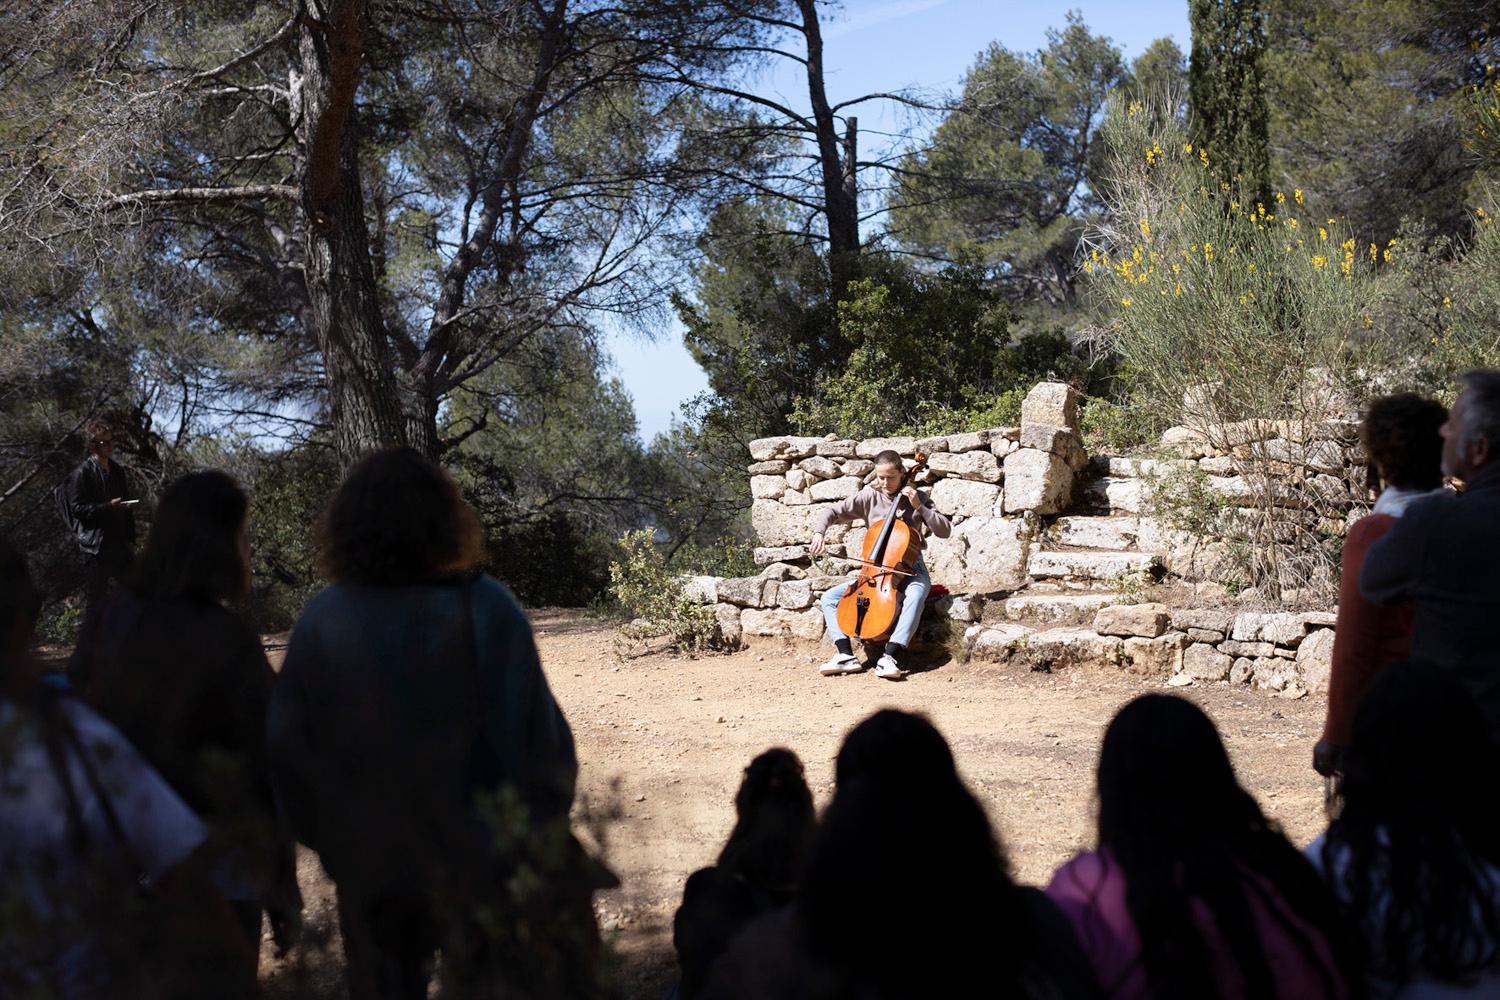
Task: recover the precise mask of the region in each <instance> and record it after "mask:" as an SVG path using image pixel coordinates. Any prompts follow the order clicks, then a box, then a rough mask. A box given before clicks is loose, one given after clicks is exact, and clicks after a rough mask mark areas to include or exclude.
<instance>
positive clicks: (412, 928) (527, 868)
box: [268, 448, 598, 1000]
mask: <svg viewBox="0 0 1500 1000" xmlns="http://www.w3.org/2000/svg"><path fill="white" fill-rule="evenodd" d="M318 545H319V550H320V560H321V567H322V571H323V574H324V576H325V577H326V578H327V579H328V580H329V581H330V582H331V584H332V585H331V586H329V587H328V588H327V589H325V590H324V591H322V592H321V593H320V594H318V595H317V596H316V597H314V598H313V599H312V601H311V602H310V603H309V604H308V606H307V608H306V610H305V611H304V612H303V614H302V617H301V619H300V620H299V621H298V622H297V626H296V628H295V630H294V631H293V633H292V638H291V643H290V646H289V648H288V650H287V655H286V662H285V664H284V666H283V667H282V671H281V676H280V678H279V680H278V682H277V685H276V689H275V691H274V693H273V695H272V699H271V716H270V726H269V735H268V739H269V751H270V754H271V759H272V766H273V777H274V782H275V786H276V790H277V794H278V796H279V798H280V801H281V803H282V805H283V807H284V809H285V811H286V814H287V816H288V817H289V818H290V821H291V822H292V824H293V828H294V829H295V831H296V834H297V837H298V839H299V840H301V841H302V842H303V843H304V844H306V845H308V846H309V847H311V848H313V849H314V850H316V851H317V852H318V854H319V857H320V859H321V861H322V864H323V867H324V869H325V870H326V871H327V872H328V874H329V876H330V877H331V878H332V879H333V881H334V883H335V884H336V886H337V889H338V905H339V919H340V923H341V926H342V928H343V933H344V949H345V955H346V957H347V962H348V979H349V986H350V994H351V996H352V997H353V998H354V1000H364V998H373V997H380V998H398V997H400V998H408V997H425V996H426V995H427V989H428V980H429V978H430V974H431V971H432V966H433V955H434V952H435V951H439V950H441V951H442V952H443V969H444V975H445V977H446V978H447V979H448V980H449V981H450V982H452V983H454V988H455V990H456V995H460V996H464V997H469V998H477V997H485V996H491V995H498V994H496V993H494V992H493V991H494V990H497V989H500V987H499V986H497V985H496V983H497V981H499V980H508V981H509V982H510V984H511V985H514V984H515V983H516V980H518V979H520V980H523V982H522V983H521V986H520V987H518V988H524V989H526V990H529V992H530V995H533V996H561V995H567V996H578V995H586V994H587V991H588V989H589V981H590V977H591V976H592V975H593V974H594V972H595V969H594V965H593V962H594V959H595V957H596V952H597V946H598V930H597V926H596V925H595V923H594V917H593V913H592V910H591V909H590V907H589V905H588V887H587V886H573V885H571V884H570V885H569V886H568V889H569V891H570V893H571V894H569V895H566V896H563V897H559V896H557V895H555V894H549V892H548V891H547V890H548V888H549V887H550V886H551V885H552V883H551V882H549V881H548V877H549V876H550V875H553V874H556V875H557V877H558V878H559V879H562V878H564V877H566V876H567V875H568V872H557V871H556V869H557V867H558V866H559V865H560V864H563V863H565V862H570V861H571V860H573V858H574V856H575V854H576V853H577V852H576V850H575V849H576V847H577V845H576V842H575V841H573V840H572V838H571V835H570V834H569V832H568V809H569V806H570V805H571V804H572V801H573V784H574V779H575V777H576V773H577V764H576V761H575V758H574V751H573V737H572V733H571V731H570V730H569V728H568V724H567V721H566V720H565V719H564V718H563V714H562V711H561V710H560V709H559V708H558V706H557V703H556V702H555V701H554V700H553V698H552V693H551V691H550V690H549V689H548V686H547V680H546V678H545V677H544V676H543V674H542V669H541V664H540V662H539V661H538V658H537V651H536V645H535V644H534V643H533V641H532V636H531V627H530V625H529V623H528V622H527V619H526V616H525V614H524V613H523V612H522V611H521V608H520V606H519V605H518V604H517V603H516V601H515V599H514V598H513V597H511V595H510V592H509V591H507V590H506V589H505V588H504V587H503V586H501V585H500V584H499V583H497V582H496V581H494V580H493V579H490V578H489V577H487V576H480V575H478V574H477V572H476V569H477V567H478V565H479V562H480V559H481V557H482V544H481V538H480V529H479V524H478V519H477V518H476V517H475V515H474V513H473V511H472V510H470V508H469V507H468V506H467V505H466V504H465V503H464V502H463V500H462V498H461V497H460V495H459V492H458V488H457V486H456V485H455V484H454V483H453V481H452V479H450V478H449V477H448V476H447V474H446V473H444V472H443V471H442V470H441V469H439V468H438V467H437V466H435V465H434V464H432V463H431V462H429V461H427V460H425V459H424V458H422V457H421V456H420V455H418V454H417V453H416V452H415V451H413V450H411V449H408V448H396V449H390V450H386V451H382V452H378V453H376V454H374V455H371V456H370V457H368V458H366V459H365V460H364V461H362V462H361V463H359V464H358V465H357V466H356V467H355V468H354V469H353V470H352V471H351V472H350V473H349V475H348V477H347V478H346V479H345V481H344V483H343V485H342V486H341V487H340V489H339V491H338V493H337V495H336V496H335V497H334V498H333V501H332V503H331V504H330V506H329V508H328V510H327V512H326V514H325V515H324V518H323V521H322V523H321V525H320V526H319V529H318ZM549 864H550V865H551V866H552V867H551V868H549V867H548V865H549ZM538 883H540V884H538ZM575 889H576V891H572V890H575ZM559 891H561V890H559ZM545 921H552V922H554V923H555V924H557V925H558V926H557V927H556V928H553V927H549V926H543V923H544V922H545ZM522 924H524V926H521V925H522ZM554 930H555V933H552V932H553V931H554ZM520 942H524V944H522V943H520ZM526 977H531V978H530V980H527V978H526ZM537 977H541V979H540V980H539V979H538V978H537ZM546 977H551V979H550V980H548V979H547V978H546ZM504 995H511V994H509V993H506V994H504Z"/></svg>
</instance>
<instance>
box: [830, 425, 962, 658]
mask: <svg viewBox="0 0 1500 1000" xmlns="http://www.w3.org/2000/svg"><path fill="white" fill-rule="evenodd" d="M904 471H905V470H904V467H903V466H902V464H901V456H900V455H898V454H897V453H896V452H894V451H882V452H881V453H880V454H878V455H876V456H875V478H874V481H873V482H871V484H870V485H869V486H866V487H864V488H863V489H861V490H860V491H859V492H858V493H855V494H854V495H853V496H852V497H849V498H848V499H846V500H843V501H841V502H840V503H838V504H835V505H834V506H832V507H827V508H824V509H823V510H822V511H821V512H819V514H818V519H817V521H816V522H815V523H814V524H813V535H812V542H811V544H809V545H808V547H807V550H808V552H810V553H812V554H813V555H818V554H819V553H820V552H822V551H823V549H824V548H825V545H824V543H823V535H824V534H825V533H826V532H827V531H828V526H829V525H831V524H833V523H835V522H837V523H840V524H848V523H849V522H850V521H854V520H856V519H858V520H862V521H864V522H865V524H874V523H875V522H876V521H879V520H882V519H884V518H885V517H886V516H887V515H889V514H890V512H891V510H892V508H894V507H895V504H896V500H897V499H898V498H899V497H903V496H904V497H905V498H906V503H905V504H904V505H903V506H902V508H901V520H903V521H905V522H906V526H907V527H908V528H910V529H911V533H912V539H913V540H914V542H915V544H917V545H921V540H922V535H923V528H926V529H927V530H929V531H931V532H932V533H933V534H934V535H936V536H937V537H938V538H947V537H948V535H949V534H950V533H951V532H952V531H953V524H952V522H950V521H949V520H948V518H947V517H945V516H944V515H942V514H941V513H939V512H938V510H937V508H936V507H934V506H932V501H931V500H929V499H928V498H927V497H926V496H924V495H922V494H921V493H919V492H918V491H917V488H916V487H915V486H907V487H906V488H905V489H903V488H902V486H901V480H902V478H903V473H904ZM851 585H852V584H850V583H845V584H841V585H839V586H837V587H834V588H832V589H830V590H829V591H827V592H826V593H824V594H823V600H822V606H823V620H824V622H826V623H827V625H828V638H829V639H831V640H833V645H834V654H833V656H832V658H830V659H829V660H828V662H826V663H824V664H823V665H822V666H820V667H819V668H818V670H819V672H820V673H822V674H823V675H824V676H825V677H828V676H833V675H834V674H853V673H858V672H859V671H861V670H863V669H864V664H863V663H861V662H860V661H859V660H858V659H856V658H855V656H854V646H853V644H852V642H851V641H850V639H849V637H848V636H846V635H845V634H844V633H843V632H842V631H840V629H839V624H838V606H839V599H840V598H842V597H843V596H844V594H845V593H847V592H848V590H849V587H850V586H851ZM931 589H932V580H931V578H929V577H928V575H927V565H926V563H925V562H924V561H923V560H922V559H921V558H920V557H919V558H918V559H917V567H916V572H915V573H914V574H913V575H912V576H911V577H910V578H908V579H907V580H906V584H905V590H904V592H903V595H902V600H901V614H900V616H899V617H898V618H897V619H896V625H895V628H893V629H892V630H891V637H890V640H889V641H887V642H886V644H885V651H884V652H883V653H881V655H880V659H879V660H878V661H876V663H875V676H876V677H883V678H885V679H886V680H892V681H895V680H900V679H901V678H902V677H905V676H906V671H905V670H903V669H901V664H900V660H899V657H900V656H901V652H902V650H904V649H905V648H906V646H907V645H908V644H909V643H910V642H911V638H912V636H913V635H914V634H915V633H916V631H917V623H918V622H919V621H921V620H922V605H924V604H925V603H926V602H927V592H928V591H929V590H931Z"/></svg>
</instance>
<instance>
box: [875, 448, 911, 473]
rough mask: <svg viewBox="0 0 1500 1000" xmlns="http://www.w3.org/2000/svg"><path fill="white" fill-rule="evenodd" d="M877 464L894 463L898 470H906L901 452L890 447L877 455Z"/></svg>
mask: <svg viewBox="0 0 1500 1000" xmlns="http://www.w3.org/2000/svg"><path fill="white" fill-rule="evenodd" d="M875 464H876V465H893V466H895V467H896V468H897V469H898V470H904V469H905V468H906V466H905V464H903V463H902V461H901V453H900V452H899V451H894V450H892V449H890V448H887V449H886V450H885V451H882V452H881V453H880V454H878V455H876V456H875Z"/></svg>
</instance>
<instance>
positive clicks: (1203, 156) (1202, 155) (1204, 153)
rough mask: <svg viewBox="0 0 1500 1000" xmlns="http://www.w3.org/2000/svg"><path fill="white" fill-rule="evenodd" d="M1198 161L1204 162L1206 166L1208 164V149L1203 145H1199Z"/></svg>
mask: <svg viewBox="0 0 1500 1000" xmlns="http://www.w3.org/2000/svg"><path fill="white" fill-rule="evenodd" d="M1198 162H1199V163H1201V164H1203V165H1204V166H1205V167H1206V166H1208V150H1206V149H1204V148H1203V147H1202V146H1200V147H1198Z"/></svg>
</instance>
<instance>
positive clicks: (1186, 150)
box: [1182, 142, 1193, 153]
mask: <svg viewBox="0 0 1500 1000" xmlns="http://www.w3.org/2000/svg"><path fill="white" fill-rule="evenodd" d="M1182 151H1183V152H1184V153H1191V152H1192V151H1193V144H1192V143H1190V142H1185V143H1183V144H1182Z"/></svg>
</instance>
